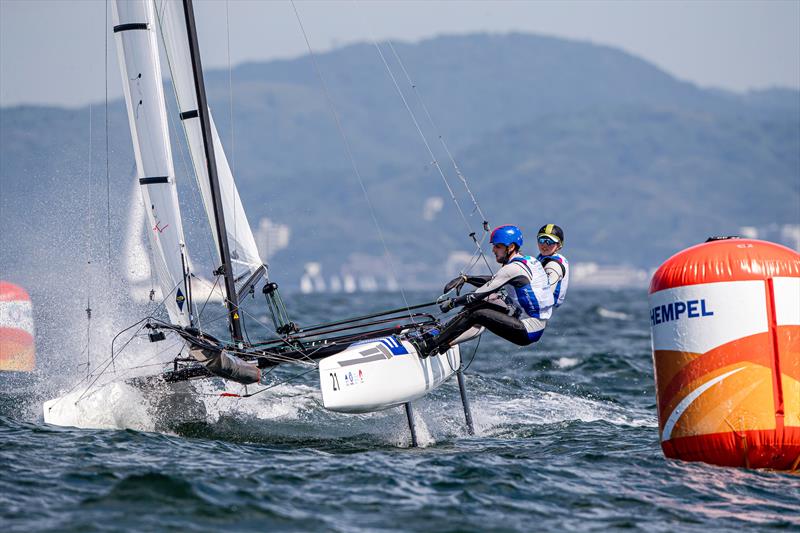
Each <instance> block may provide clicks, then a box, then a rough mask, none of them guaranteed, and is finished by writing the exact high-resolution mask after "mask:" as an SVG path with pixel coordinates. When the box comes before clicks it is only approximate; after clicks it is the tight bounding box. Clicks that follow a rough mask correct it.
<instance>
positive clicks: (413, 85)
mask: <svg viewBox="0 0 800 533" xmlns="http://www.w3.org/2000/svg"><path fill="white" fill-rule="evenodd" d="M387 44H388V45H389V49H390V50H391V51H392V54H393V55H394V57H395V59H396V60H397V63H398V65H400V69H401V70H402V71H403V74H404V75H405V77H406V80H407V81H408V84H409V85H410V86H411V88H412V89H413V91H414V94H415V95H416V97H417V100H418V101H419V104H420V106H421V107H422V109H423V111H424V112H425V115H426V116H427V118H428V122H429V123H430V125H431V127H432V128H433V130H434V132H435V133H436V136H437V137H438V138H439V142H440V143H441V145H442V148H444V151H445V152H446V153H447V156H448V157H449V158H450V162H451V163H452V164H453V168H454V169H455V171H456V175H457V176H458V177H459V178H460V179H461V182H462V183H463V184H464V188H465V189H466V190H467V193H468V194H469V197H470V199H471V200H472V204H473V205H474V206H475V209H476V210H477V211H478V214H479V215H480V216H481V219H482V220H484V221H487V220H488V219H487V218H486V215H484V214H483V211H482V210H481V206H480V205H479V204H478V200H477V199H476V198H475V195H474V194H473V193H472V190H471V189H470V187H469V184H468V183H467V178H466V177H465V176H464V174H463V173H462V172H461V169H460V168H459V166H458V164H457V163H456V160H455V158H454V157H453V154H452V152H451V151H450V147H449V146H448V145H447V142H446V141H445V139H444V136H443V135H442V134H441V130H440V129H439V127H438V126H437V125H436V122H434V120H433V117H432V116H431V114H430V111H428V106H426V105H425V101H424V100H423V99H422V94H421V93H420V91H419V88H418V87H417V84H416V83H414V82H413V81H412V79H411V76H410V75H409V73H408V70H406V66H405V64H404V63H403V60H402V59H400V55H399V54H398V53H397V50H396V49H395V47H394V44H393V43H392V41H387ZM484 231H485V230H484Z"/></svg>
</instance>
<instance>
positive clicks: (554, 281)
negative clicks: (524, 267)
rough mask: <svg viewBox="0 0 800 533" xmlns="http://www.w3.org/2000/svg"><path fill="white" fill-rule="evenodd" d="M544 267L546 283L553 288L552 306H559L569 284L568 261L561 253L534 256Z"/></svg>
mask: <svg viewBox="0 0 800 533" xmlns="http://www.w3.org/2000/svg"><path fill="white" fill-rule="evenodd" d="M536 259H537V261H539V262H540V263H541V264H542V266H543V267H544V272H545V274H547V283H548V285H549V286H550V287H552V289H553V301H554V303H553V306H554V307H559V306H560V305H561V304H563V303H564V300H565V299H566V297H567V287H568V286H569V263H568V262H567V258H566V257H564V256H563V255H561V254H553V255H542V254H539V256H538V257H537V258H536Z"/></svg>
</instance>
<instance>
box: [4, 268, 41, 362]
mask: <svg viewBox="0 0 800 533" xmlns="http://www.w3.org/2000/svg"><path fill="white" fill-rule="evenodd" d="M33 335H34V331H33V308H32V306H31V298H30V296H28V293H27V292H25V289H23V288H22V287H19V286H17V285H14V284H13V283H8V282H5V281H0V371H14V372H31V371H32V370H33V368H34V366H35V363H36V347H35V344H34V337H33Z"/></svg>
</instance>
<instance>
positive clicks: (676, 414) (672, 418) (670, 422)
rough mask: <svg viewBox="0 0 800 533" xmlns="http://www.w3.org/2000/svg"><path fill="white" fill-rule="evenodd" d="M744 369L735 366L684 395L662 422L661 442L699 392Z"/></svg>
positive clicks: (665, 438)
mask: <svg viewBox="0 0 800 533" xmlns="http://www.w3.org/2000/svg"><path fill="white" fill-rule="evenodd" d="M744 369H745V367H741V368H737V369H736V370H731V371H730V372H728V373H727V374H722V375H721V376H717V377H715V378H714V379H712V380H710V381H707V382H705V383H703V384H702V385H700V386H699V387H697V388H696V389H695V390H693V391H692V392H691V393H689V395H688V396H686V398H684V399H683V400H681V403H679V404H678V405H677V407H675V409H674V410H673V411H672V413H671V414H670V415H669V418H668V419H667V423H666V424H664V432H663V433H662V435H661V442H664V441H667V440H669V439H670V437H671V436H672V430H673V429H674V428H675V424H677V423H678V419H679V418H680V417H681V415H682V414H683V413H684V411H686V409H688V408H689V406H690V405H692V402H694V401H695V400H696V399H697V398H698V397H699V396H700V395H701V394H703V393H704V392H705V391H707V390H708V389H710V388H711V387H712V386H713V385H715V384H717V383H719V382H720V381H722V380H723V379H725V378H727V377H728V376H731V375H733V374H735V373H737V372H739V371H740V370H744Z"/></svg>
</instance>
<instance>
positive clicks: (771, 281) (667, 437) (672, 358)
mask: <svg viewBox="0 0 800 533" xmlns="http://www.w3.org/2000/svg"><path fill="white" fill-rule="evenodd" d="M649 302H650V324H651V332H652V343H653V364H654V367H655V375H656V394H657V397H658V398H657V399H658V422H659V432H660V437H661V447H662V449H663V450H664V454H665V455H666V456H667V457H670V458H674V459H683V460H686V461H704V462H707V463H712V464H717V465H723V466H744V467H749V468H774V469H780V470H795V469H798V465H800V254H798V253H797V252H795V251H793V250H791V249H789V248H786V247H784V246H780V245H778V244H773V243H769V242H764V241H757V240H750V239H729V240H717V241H711V242H707V243H704V244H699V245H697V246H693V247H691V248H688V249H686V250H684V251H682V252H679V253H677V254H675V255H674V256H672V257H671V258H669V259H668V260H667V261H666V262H665V263H664V264H663V265H661V267H660V268H659V269H658V270H656V272H655V274H654V275H653V279H652V281H651V283H650V296H649Z"/></svg>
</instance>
